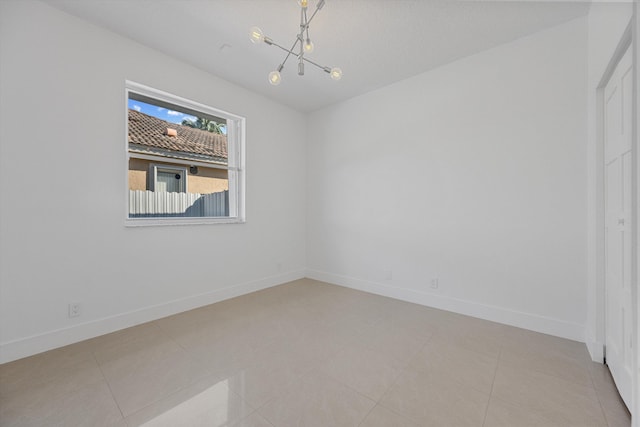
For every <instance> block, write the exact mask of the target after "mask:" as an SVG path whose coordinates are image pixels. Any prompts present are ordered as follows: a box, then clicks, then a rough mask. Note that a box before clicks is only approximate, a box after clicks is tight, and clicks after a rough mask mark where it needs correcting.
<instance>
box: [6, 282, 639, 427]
mask: <svg viewBox="0 0 640 427" xmlns="http://www.w3.org/2000/svg"><path fill="white" fill-rule="evenodd" d="M0 399H1V401H0V424H1V425H2V426H5V427H9V426H54V425H60V426H140V425H144V426H149V427H151V426H154V427H155V426H225V427H232V426H233V427H243V426H244V427H294V426H322V427H328V426H332V427H340V426H353V427H356V426H360V427H373V426H380V427H393V426H431V425H435V426H534V425H535V426H587V425H588V426H610V427H613V426H629V425H630V416H629V413H628V412H627V410H626V408H625V407H624V405H623V404H622V403H621V400H620V398H619V396H618V394H617V391H616V389H615V386H614V384H613V381H612V379H611V376H610V374H609V372H608V370H607V368H606V367H604V366H603V365H600V364H597V363H593V362H591V361H590V359H589V356H588V354H587V350H586V348H585V346H584V344H581V343H578V342H574V341H568V340H564V339H560V338H555V337H551V336H547V335H542V334H538V333H534V332H530V331H526V330H522V329H517V328H513V327H508V326H504V325H500V324H496V323H491V322H487V321H483V320H478V319H474V318H470V317H466V316H462V315H457V314H453V313H449V312H445V311H440V310H435V309H430V308H427V307H423V306H418V305H415V304H409V303H405V302H401V301H397V300H392V299H389V298H384V297H380V296H376V295H371V294H367V293H364V292H358V291H354V290H350V289H346V288H342V287H338V286H332V285H328V284H325V283H321V282H316V281H313V280H309V279H304V280H299V281H296V282H292V283H288V284H285V285H282V286H277V287H274V288H270V289H267V290H264V291H260V292H256V293H253V294H250V295H245V296H243V297H239V298H235V299H232V300H228V301H224V302H220V303H218V304H213V305H210V306H207V307H203V308H200V309H197V310H192V311H189V312H185V313H181V314H178V315H175V316H171V317H168V318H165V319H161V320H158V321H155V322H150V323H146V324H143V325H139V326H136V327H133V328H129V329H126V330H122V331H119V332H115V333H113V334H109V335H105V336H102V337H98V338H95V339H92V340H88V341H84V342H81V343H78V344H74V345H71V346H68V347H64V348H60V349H57V350H53V351H50V352H47V353H43V354H40V355H36V356H33V357H29V358H26V359H22V360H18V361H15V362H11V363H8V364H5V365H2V366H0Z"/></svg>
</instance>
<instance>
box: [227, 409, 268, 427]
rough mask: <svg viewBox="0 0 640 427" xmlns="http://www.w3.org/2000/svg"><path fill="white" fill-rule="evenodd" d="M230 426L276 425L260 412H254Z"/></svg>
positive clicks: (261, 426) (263, 426) (265, 426)
mask: <svg viewBox="0 0 640 427" xmlns="http://www.w3.org/2000/svg"><path fill="white" fill-rule="evenodd" d="M229 427H274V425H273V424H271V423H270V422H269V421H267V419H266V418H265V417H263V416H262V415H260V414H259V413H257V412H254V413H252V414H251V415H249V416H248V417H246V418H243V419H241V420H240V421H238V422H235V423H233V424H230V425H229Z"/></svg>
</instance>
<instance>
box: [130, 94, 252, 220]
mask: <svg viewBox="0 0 640 427" xmlns="http://www.w3.org/2000/svg"><path fill="white" fill-rule="evenodd" d="M126 94H127V120H126V129H127V139H126V150H127V189H126V194H127V213H126V224H127V225H164V224H193V223H197V224H202V223H233V222H244V176H245V172H244V167H243V165H244V126H245V119H244V118H243V117H239V116H236V115H234V114H230V113H227V112H224V111H220V110H217V109H215V108H213V107H209V106H206V105H202V104H199V103H197V102H194V101H190V100H187V99H184V98H180V97H178V96H175V95H171V94H168V93H165V92H162V91H159V90H156V89H152V88H149V87H146V86H142V85H139V84H137V83H133V82H127V83H126Z"/></svg>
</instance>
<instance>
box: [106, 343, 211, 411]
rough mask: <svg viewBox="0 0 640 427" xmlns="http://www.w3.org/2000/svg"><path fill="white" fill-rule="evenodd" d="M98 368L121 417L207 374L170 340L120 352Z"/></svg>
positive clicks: (200, 365) (201, 365)
mask: <svg viewBox="0 0 640 427" xmlns="http://www.w3.org/2000/svg"><path fill="white" fill-rule="evenodd" d="M101 369H102V372H103V373H104V376H105V378H106V380H107V382H108V383H109V386H110V387H111V390H112V392H113V395H114V397H115V399H116V401H117V402H118V406H119V407H120V409H121V411H122V413H123V414H124V415H125V416H127V415H129V414H131V413H133V412H135V411H137V410H139V409H140V408H143V407H144V406H146V405H149V404H151V403H153V402H155V401H157V400H159V399H161V398H164V397H166V396H167V395H169V394H171V393H173V392H175V391H177V390H179V389H181V388H183V387H186V386H188V385H189V384H191V383H193V382H195V381H196V380H197V379H198V378H201V377H203V376H205V375H206V374H207V373H208V371H207V370H206V368H205V367H204V365H203V364H201V363H199V362H197V361H195V360H194V359H192V358H191V357H190V356H189V355H188V354H187V353H186V352H185V351H184V350H183V349H182V348H181V347H180V346H179V345H178V344H176V343H174V342H170V341H169V342H161V343H158V344H155V345H153V346H152V347H149V348H146V349H144V350H137V351H135V352H131V353H123V354H121V355H120V356H119V357H118V358H114V359H112V360H110V361H108V362H106V363H105V364H103V365H101Z"/></svg>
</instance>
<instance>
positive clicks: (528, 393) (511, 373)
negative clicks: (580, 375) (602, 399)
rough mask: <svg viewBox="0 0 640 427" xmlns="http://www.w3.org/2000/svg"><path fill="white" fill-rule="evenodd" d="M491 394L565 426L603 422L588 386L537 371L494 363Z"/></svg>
mask: <svg viewBox="0 0 640 427" xmlns="http://www.w3.org/2000/svg"><path fill="white" fill-rule="evenodd" d="M492 396H494V397H496V398H498V399H501V400H503V401H506V402H510V403H515V404H517V405H520V406H523V407H525V408H527V409H528V410H530V411H533V412H539V413H540V412H541V413H545V414H546V415H547V417H548V418H550V419H553V420H562V421H563V422H565V423H566V424H568V425H579V424H581V423H582V424H589V425H605V424H606V422H605V420H604V414H603V412H602V409H601V407H600V404H599V401H598V397H597V395H596V392H595V390H594V389H593V388H592V387H588V386H583V385H580V384H577V383H574V382H570V381H566V380H563V379H561V378H557V377H554V376H551V375H547V374H543V373H540V372H537V371H533V370H528V369H522V368H513V367H511V366H503V365H502V364H499V365H498V370H497V372H496V378H495V381H494V384H493V391H492Z"/></svg>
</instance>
